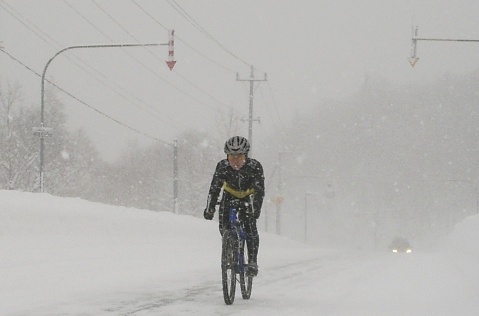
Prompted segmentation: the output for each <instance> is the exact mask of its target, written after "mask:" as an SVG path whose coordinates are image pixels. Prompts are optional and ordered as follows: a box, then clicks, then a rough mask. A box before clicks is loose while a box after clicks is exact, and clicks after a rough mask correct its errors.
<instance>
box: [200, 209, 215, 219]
mask: <svg viewBox="0 0 479 316" xmlns="http://www.w3.org/2000/svg"><path fill="white" fill-rule="evenodd" d="M213 216H215V209H208V208H205V211H204V212H203V217H204V218H205V219H207V220H209V221H211V220H212V219H213Z"/></svg>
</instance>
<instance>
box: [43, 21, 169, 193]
mask: <svg viewBox="0 0 479 316" xmlns="http://www.w3.org/2000/svg"><path fill="white" fill-rule="evenodd" d="M173 34H174V31H173V30H171V31H170V33H169V35H170V38H169V42H168V43H152V44H105V45H77V46H70V47H67V48H64V49H62V50H60V51H58V52H57V53H56V54H55V55H54V56H53V57H52V58H50V60H49V61H48V62H47V64H46V65H45V68H44V69H43V73H42V84H41V103H40V108H41V109H40V110H41V114H40V128H35V129H34V130H35V132H34V134H35V135H36V136H39V137H40V164H39V177H40V178H39V182H40V192H41V193H43V192H44V170H43V169H44V157H45V153H44V152H45V141H44V138H45V137H49V136H51V135H52V129H51V128H46V127H45V126H44V125H45V120H44V109H45V75H46V73H47V69H48V66H49V65H50V64H51V62H52V61H53V60H54V59H55V57H57V56H58V55H60V54H61V53H63V52H65V51H67V50H71V49H78V48H113V47H121V48H125V47H147V46H163V45H168V46H169V47H170V49H169V58H168V61H167V62H166V63H167V65H168V67H169V68H170V70H172V69H173V66H174V65H175V61H174V60H173V56H174V55H173V44H174V40H173Z"/></svg>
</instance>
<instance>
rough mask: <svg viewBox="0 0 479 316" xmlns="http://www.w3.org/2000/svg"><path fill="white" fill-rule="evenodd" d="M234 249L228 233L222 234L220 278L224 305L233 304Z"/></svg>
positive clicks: (234, 282)
mask: <svg viewBox="0 0 479 316" xmlns="http://www.w3.org/2000/svg"><path fill="white" fill-rule="evenodd" d="M236 257H237V254H236V247H235V240H234V239H233V238H232V236H231V232H230V231H228V230H227V231H225V232H224V234H223V249H222V253H221V276H222V283H223V298H224V300H225V303H226V305H231V304H233V302H234V300H235V290H236V271H235V268H236Z"/></svg>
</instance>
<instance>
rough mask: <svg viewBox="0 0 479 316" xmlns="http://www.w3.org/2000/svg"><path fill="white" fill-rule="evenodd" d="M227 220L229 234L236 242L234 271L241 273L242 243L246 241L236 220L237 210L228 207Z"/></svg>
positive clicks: (242, 269)
mask: <svg viewBox="0 0 479 316" xmlns="http://www.w3.org/2000/svg"><path fill="white" fill-rule="evenodd" d="M228 218H229V222H230V228H229V229H230V231H231V236H233V238H234V240H235V241H236V242H237V247H236V251H237V262H236V273H237V274H238V273H243V272H244V265H243V263H244V252H243V251H244V244H245V241H246V235H245V232H244V230H243V227H242V226H241V223H240V221H239V220H238V211H237V210H236V209H234V208H230V209H229V214H228Z"/></svg>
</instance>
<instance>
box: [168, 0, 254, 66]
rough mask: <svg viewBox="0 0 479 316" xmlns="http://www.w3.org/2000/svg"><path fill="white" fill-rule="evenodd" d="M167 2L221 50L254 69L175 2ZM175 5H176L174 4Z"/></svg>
mask: <svg viewBox="0 0 479 316" xmlns="http://www.w3.org/2000/svg"><path fill="white" fill-rule="evenodd" d="M167 2H168V3H169V4H170V5H171V6H172V7H173V8H174V9H175V10H176V11H177V12H179V13H180V14H181V15H182V16H183V17H184V18H185V19H186V20H188V21H189V22H190V23H191V24H192V25H193V26H194V27H195V28H196V29H198V30H199V31H200V32H201V33H203V34H204V35H205V36H206V37H208V38H209V39H211V40H212V41H213V42H215V43H216V44H217V45H218V46H219V47H220V48H222V49H223V50H224V51H225V52H227V53H228V54H230V55H231V56H233V57H234V58H236V59H237V60H239V61H240V62H242V63H243V64H245V65H246V66H248V67H252V65H251V64H250V63H248V62H246V61H244V60H243V59H242V58H240V57H238V56H237V55H236V54H234V53H232V52H231V51H230V50H229V49H227V48H226V47H225V46H224V45H223V44H221V43H220V42H219V41H218V40H217V39H216V38H215V37H214V36H213V35H211V34H210V33H208V32H207V31H206V30H205V29H204V28H203V27H202V26H201V25H200V24H199V23H198V22H196V20H195V19H193V18H192V17H191V15H189V14H188V12H186V10H184V9H183V8H182V7H181V6H180V5H179V4H178V3H177V2H176V1H175V0H171V1H170V0H167ZM172 2H173V3H174V5H173V4H172Z"/></svg>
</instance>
